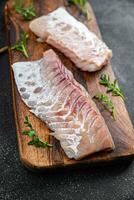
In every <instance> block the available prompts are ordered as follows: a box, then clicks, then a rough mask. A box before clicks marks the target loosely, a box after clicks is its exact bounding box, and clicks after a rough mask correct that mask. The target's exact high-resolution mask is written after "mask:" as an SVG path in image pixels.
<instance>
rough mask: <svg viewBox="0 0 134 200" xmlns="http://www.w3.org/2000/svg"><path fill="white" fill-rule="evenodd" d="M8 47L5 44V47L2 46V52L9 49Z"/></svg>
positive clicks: (0, 49) (0, 51) (0, 50)
mask: <svg viewBox="0 0 134 200" xmlns="http://www.w3.org/2000/svg"><path fill="white" fill-rule="evenodd" d="M7 49H8V46H5V47H2V48H0V53H3V52H5V51H7Z"/></svg>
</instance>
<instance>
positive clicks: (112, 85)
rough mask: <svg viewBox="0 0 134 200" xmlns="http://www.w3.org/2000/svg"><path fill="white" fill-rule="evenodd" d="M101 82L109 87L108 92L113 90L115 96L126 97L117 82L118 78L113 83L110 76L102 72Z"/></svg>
mask: <svg viewBox="0 0 134 200" xmlns="http://www.w3.org/2000/svg"><path fill="white" fill-rule="evenodd" d="M99 83H100V84H101V85H104V86H105V87H107V88H108V89H107V92H112V94H113V96H120V97H121V98H122V99H123V100H125V99H126V98H125V96H124V94H123V93H122V91H121V88H120V87H119V85H118V83H117V80H114V82H113V83H111V82H110V78H109V76H108V75H106V74H102V75H101V77H100V81H99Z"/></svg>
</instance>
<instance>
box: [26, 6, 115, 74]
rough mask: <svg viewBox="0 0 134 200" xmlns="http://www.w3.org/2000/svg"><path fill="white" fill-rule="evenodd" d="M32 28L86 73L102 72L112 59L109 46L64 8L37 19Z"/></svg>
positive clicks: (32, 23)
mask: <svg viewBox="0 0 134 200" xmlns="http://www.w3.org/2000/svg"><path fill="white" fill-rule="evenodd" d="M29 27H30V29H31V30H32V32H34V33H35V34H36V35H37V36H38V37H39V38H41V39H43V40H44V41H46V42H47V43H48V44H50V45H52V46H53V47H55V48H57V49H59V50H60V51H61V52H62V53H64V54H65V55H66V56H67V57H68V58H70V60H71V61H73V62H74V64H75V65H76V66H77V67H78V68H80V69H81V70H83V71H89V72H92V71H97V70H100V69H101V68H102V67H103V66H104V65H105V64H107V63H108V60H110V59H111V57H112V51H111V50H110V49H109V48H108V47H107V46H106V44H105V43H104V42H103V41H101V40H100V39H99V38H98V37H97V36H96V35H95V34H94V33H93V32H91V31H90V30H89V29H88V28H87V27H86V26H85V25H84V24H83V23H81V22H79V21H78V20H76V19H75V18H74V17H73V16H71V15H70V14H69V13H68V12H67V11H66V10H65V8H64V7H60V8H58V9H56V10H54V11H53V12H51V13H50V14H48V15H46V16H45V15H43V16H41V17H39V18H36V19H34V20H33V21H32V22H31V23H30V26H29Z"/></svg>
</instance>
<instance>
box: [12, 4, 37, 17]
mask: <svg viewBox="0 0 134 200" xmlns="http://www.w3.org/2000/svg"><path fill="white" fill-rule="evenodd" d="M15 11H16V12H17V13H19V14H21V16H22V17H23V18H24V20H27V21H29V20H31V19H32V18H33V17H35V16H36V11H35V7H34V6H33V3H31V4H30V5H29V6H28V7H24V6H23V0H19V1H17V2H16V4H15Z"/></svg>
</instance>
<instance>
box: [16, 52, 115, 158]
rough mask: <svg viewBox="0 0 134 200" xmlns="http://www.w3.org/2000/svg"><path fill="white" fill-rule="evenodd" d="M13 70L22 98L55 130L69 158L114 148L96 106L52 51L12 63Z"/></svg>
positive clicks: (55, 135)
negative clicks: (34, 58) (29, 60)
mask: <svg viewBox="0 0 134 200" xmlns="http://www.w3.org/2000/svg"><path fill="white" fill-rule="evenodd" d="M13 71H14V76H15V81H16V84H17V87H18V91H19V93H20V95H21V97H22V99H23V101H24V102H25V103H26V105H27V106H28V107H29V108H30V111H31V112H32V113H34V114H35V115H36V116H37V117H39V118H40V119H41V120H42V121H44V122H45V123H46V124H47V125H48V127H49V128H50V129H51V130H52V131H53V132H52V133H51V135H53V136H54V137H55V138H57V139H58V140H59V141H60V144H61V146H62V148H63V149H64V151H65V153H66V155H67V156H68V157H69V158H75V159H81V158H83V157H85V156H87V155H90V154H91V153H94V152H97V151H100V150H104V149H113V148H114V143H113V140H112V137H111V135H110V133H109V130H108V128H107V126H106V124H105V122H104V120H103V118H102V116H101V114H100V113H99V111H98V109H97V107H96V105H95V104H94V102H93V101H92V99H91V98H90V97H89V95H88V93H87V92H86V90H85V89H84V87H83V86H81V85H80V84H79V83H77V82H76V81H75V79H74V77H73V75H72V73H71V72H70V71H69V70H67V69H66V68H65V67H64V65H63V64H62V63H61V61H60V60H59V58H58V56H57V55H56V54H55V53H54V51H53V50H48V51H46V52H45V53H44V57H43V58H42V59H41V60H38V61H32V62H17V63H15V64H13Z"/></svg>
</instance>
